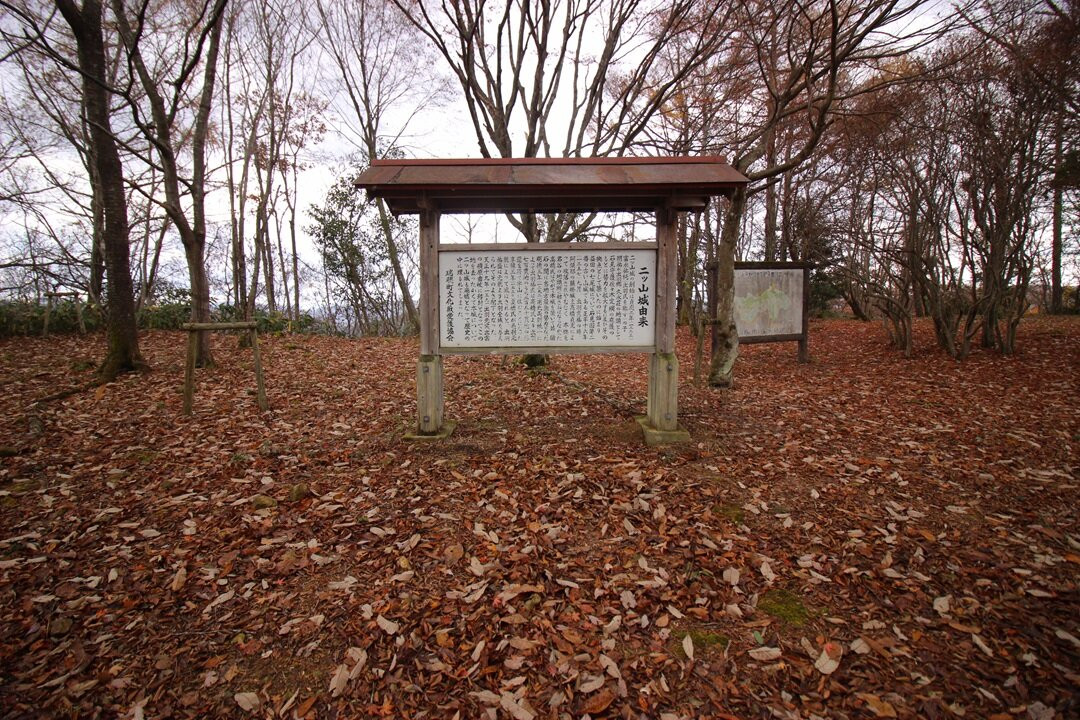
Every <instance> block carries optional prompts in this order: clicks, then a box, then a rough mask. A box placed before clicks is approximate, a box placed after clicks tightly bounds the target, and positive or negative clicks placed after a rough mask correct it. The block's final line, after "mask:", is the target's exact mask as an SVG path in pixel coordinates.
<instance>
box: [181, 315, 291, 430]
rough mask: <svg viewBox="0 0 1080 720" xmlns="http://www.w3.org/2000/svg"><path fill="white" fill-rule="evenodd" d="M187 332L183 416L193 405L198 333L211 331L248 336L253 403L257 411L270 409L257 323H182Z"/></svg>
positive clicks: (188, 412) (188, 413)
mask: <svg viewBox="0 0 1080 720" xmlns="http://www.w3.org/2000/svg"><path fill="white" fill-rule="evenodd" d="M180 327H182V328H183V329H184V330H187V334H188V344H187V362H186V363H185V364H184V414H185V415H190V414H191V412H192V409H193V408H194V405H195V363H196V361H197V360H198V356H199V333H200V332H205V331H208V330H209V331H213V330H240V331H243V332H246V333H248V334H249V337H250V340H251V354H252V360H253V362H254V365H255V401H256V402H257V403H258V404H259V410H262V411H263V412H266V411H267V410H269V409H270V402H269V401H268V400H267V399H266V382H265V380H264V378H263V368H262V353H261V352H260V351H259V331H258V323H256V322H254V321H248V322H223V323H184V324H183V325H181V326H180Z"/></svg>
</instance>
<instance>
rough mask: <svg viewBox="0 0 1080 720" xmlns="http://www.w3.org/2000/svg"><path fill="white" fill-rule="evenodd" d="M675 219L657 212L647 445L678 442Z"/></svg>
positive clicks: (682, 434)
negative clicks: (653, 341)
mask: <svg viewBox="0 0 1080 720" xmlns="http://www.w3.org/2000/svg"><path fill="white" fill-rule="evenodd" d="M675 219H676V213H675V212H674V211H673V210H671V209H669V208H659V209H657V211H656V243H657V249H656V307H655V313H654V318H655V322H656V351H655V352H654V353H653V354H652V355H651V356H650V357H649V397H648V401H647V403H646V415H645V418H644V422H642V423H641V426H642V429H643V430H644V432H645V442H646V443H648V444H649V445H658V444H663V443H671V442H681V441H684V440H689V439H690V436H689V435H688V434H687V433H686V432H685V431H683V430H680V429H679V359H678V358H677V357H676V356H675V319H676V318H675V283H676V269H677V268H676V263H677V260H676V256H675Z"/></svg>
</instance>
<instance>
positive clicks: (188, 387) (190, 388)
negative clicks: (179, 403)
mask: <svg viewBox="0 0 1080 720" xmlns="http://www.w3.org/2000/svg"><path fill="white" fill-rule="evenodd" d="M187 337H188V340H187V361H186V362H185V363H184V414H185V415H190V414H191V410H192V406H193V405H194V404H195V358H196V356H197V355H198V354H199V339H198V337H197V334H196V333H194V332H191V331H188V334H187Z"/></svg>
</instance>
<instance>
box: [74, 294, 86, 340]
mask: <svg viewBox="0 0 1080 720" xmlns="http://www.w3.org/2000/svg"><path fill="white" fill-rule="evenodd" d="M72 295H73V297H74V298H75V318H76V319H77V320H78V321H79V334H80V335H85V334H86V323H85V322H83V316H82V300H80V299H79V293H72Z"/></svg>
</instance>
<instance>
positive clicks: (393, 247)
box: [375, 199, 420, 332]
mask: <svg viewBox="0 0 1080 720" xmlns="http://www.w3.org/2000/svg"><path fill="white" fill-rule="evenodd" d="M375 202H376V206H377V207H378V208H379V224H380V225H381V226H382V231H383V237H384V238H386V254H387V257H389V258H390V267H391V268H392V269H393V271H394V279H395V280H397V284H398V290H400V291H401V301H402V302H404V303H405V313H406V314H407V315H408V316H409V324H410V325H411V326H412V327H413V328H414V329H415V330H416V331H417V332H419V330H420V315H419V313H417V312H416V303H414V302H413V299H412V294H411V293H410V292H409V284H408V283H407V282H406V281H405V273H404V272H403V271H402V269H401V260H400V259H399V258H398V251H397V243H396V242H395V241H394V233H393V231H392V229H391V227H390V215H389V214H388V213H387V212H386V205H385V204H383V201H382V200H381V199H379V200H376V201H375Z"/></svg>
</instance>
